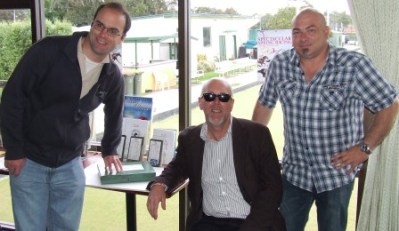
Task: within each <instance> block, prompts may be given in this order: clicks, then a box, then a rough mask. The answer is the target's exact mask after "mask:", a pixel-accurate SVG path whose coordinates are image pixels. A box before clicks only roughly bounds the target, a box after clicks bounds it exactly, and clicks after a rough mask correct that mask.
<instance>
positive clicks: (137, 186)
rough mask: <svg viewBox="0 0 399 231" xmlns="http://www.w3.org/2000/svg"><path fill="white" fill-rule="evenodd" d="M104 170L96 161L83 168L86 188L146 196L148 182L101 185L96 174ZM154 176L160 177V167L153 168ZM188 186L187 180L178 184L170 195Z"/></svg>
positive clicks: (100, 162) (101, 163)
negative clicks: (100, 169) (99, 169)
mask: <svg viewBox="0 0 399 231" xmlns="http://www.w3.org/2000/svg"><path fill="white" fill-rule="evenodd" d="M97 165H99V166H98V167H99V168H104V162H102V161H98V162H97V163H94V164H91V165H90V166H88V167H86V168H85V174H86V186H88V187H92V188H100V189H107V190H113V191H120V192H126V193H134V194H141V195H148V193H149V191H148V190H147V189H146V187H147V185H148V183H149V181H145V182H132V183H120V184H119V183H118V184H105V185H103V184H101V181H100V176H99V174H98V168H97ZM154 170H155V172H156V175H157V176H158V175H160V174H161V172H162V170H163V168H161V167H154ZM187 185H188V180H186V181H185V182H183V183H182V184H180V185H179V186H178V187H177V188H175V189H174V190H173V192H172V195H173V194H175V193H177V192H179V191H180V190H182V189H183V188H185V187H186V186H187ZM172 195H170V196H172Z"/></svg>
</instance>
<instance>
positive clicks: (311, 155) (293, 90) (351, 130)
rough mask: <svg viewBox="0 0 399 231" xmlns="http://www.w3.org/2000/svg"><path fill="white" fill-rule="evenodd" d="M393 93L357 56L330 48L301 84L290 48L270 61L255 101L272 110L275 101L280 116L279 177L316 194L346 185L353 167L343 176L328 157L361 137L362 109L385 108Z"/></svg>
mask: <svg viewBox="0 0 399 231" xmlns="http://www.w3.org/2000/svg"><path fill="white" fill-rule="evenodd" d="M397 95H398V92H397V91H396V90H395V88H394V87H393V86H392V85H391V84H389V83H388V82H387V81H386V80H385V79H384V78H383V77H382V76H381V74H380V73H379V72H378V71H377V70H376V68H375V67H374V65H373V64H372V63H371V61H370V60H369V59H368V58H367V57H366V56H364V55H363V54H360V53H357V52H353V51H348V50H346V49H342V48H336V47H332V46H330V48H329V55H328V59H327V61H326V64H325V66H324V68H323V69H322V70H321V71H319V72H318V73H317V74H316V76H315V77H314V78H313V80H312V81H310V82H306V81H305V77H304V74H303V71H302V69H301V68H300V65H299V57H298V56H297V55H296V53H295V51H294V49H291V50H289V51H286V52H283V53H281V54H279V55H277V56H275V58H274V59H273V60H272V62H271V63H270V67H269V71H268V76H267V78H266V79H265V82H264V84H263V86H262V88H261V91H260V95H259V101H260V102H261V103H262V104H263V105H264V106H265V107H268V108H273V107H274V106H275V105H276V102H277V100H278V99H279V100H280V102H281V105H282V109H283V114H284V137H285V145H284V155H283V175H284V176H285V177H286V178H287V180H288V181H289V182H291V183H292V184H294V185H296V186H298V187H300V188H302V189H305V190H308V191H313V190H314V189H316V191H317V192H318V193H320V192H324V191H329V190H332V189H335V188H338V187H341V186H343V185H345V184H348V183H350V182H352V181H353V180H354V178H355V175H356V173H357V172H358V171H359V169H355V170H354V171H353V172H352V173H350V174H346V171H348V170H349V166H347V167H346V168H345V169H342V170H337V169H335V168H334V167H333V166H332V165H331V157H332V156H333V155H334V154H335V153H337V152H341V151H344V150H346V149H348V148H350V147H352V146H354V145H356V144H358V143H359V142H360V141H361V140H362V139H363V137H364V131H363V110H364V107H367V108H368V109H369V110H371V111H373V112H378V111H380V110H382V109H384V108H386V107H388V106H390V105H391V104H392V103H393V101H394V99H395V98H396V97H397Z"/></svg>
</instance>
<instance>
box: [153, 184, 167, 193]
mask: <svg viewBox="0 0 399 231" xmlns="http://www.w3.org/2000/svg"><path fill="white" fill-rule="evenodd" d="M157 185H158V186H162V187H163V188H164V190H165V192H166V191H167V190H168V186H167V185H166V184H164V183H161V182H156V183H153V184H151V186H150V189H152V187H154V186H157Z"/></svg>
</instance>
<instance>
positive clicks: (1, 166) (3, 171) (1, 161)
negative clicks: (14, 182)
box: [0, 156, 8, 175]
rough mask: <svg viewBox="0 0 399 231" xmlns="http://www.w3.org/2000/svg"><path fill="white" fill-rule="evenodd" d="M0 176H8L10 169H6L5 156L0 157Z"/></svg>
mask: <svg viewBox="0 0 399 231" xmlns="http://www.w3.org/2000/svg"><path fill="white" fill-rule="evenodd" d="M0 174H2V175H8V169H7V168H6V167H4V156H1V157H0Z"/></svg>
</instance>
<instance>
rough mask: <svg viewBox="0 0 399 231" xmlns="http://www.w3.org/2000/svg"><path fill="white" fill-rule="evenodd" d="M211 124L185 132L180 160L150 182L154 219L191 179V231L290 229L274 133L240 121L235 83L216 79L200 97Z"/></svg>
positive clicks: (180, 150)
mask: <svg viewBox="0 0 399 231" xmlns="http://www.w3.org/2000/svg"><path fill="white" fill-rule="evenodd" d="M198 103H199V107H200V109H201V110H202V111H203V112H204V115H205V121H206V122H205V123H203V124H201V125H198V126H192V127H189V128H186V129H184V130H183V131H182V132H181V133H180V135H179V138H178V148H177V154H176V156H175V158H174V159H173V160H172V161H171V162H170V163H169V165H168V166H167V167H166V168H165V170H164V171H163V172H162V174H161V175H160V176H158V177H156V179H155V180H154V181H153V182H150V183H149V184H148V189H149V190H150V194H149V196H148V200H147V209H148V211H149V213H150V214H151V216H152V217H153V218H154V219H157V217H158V206H159V203H161V206H162V208H163V209H166V194H167V193H170V191H171V190H173V188H175V186H176V185H178V183H179V182H181V181H182V180H185V179H187V178H188V179H189V181H190V183H189V185H188V196H189V201H190V210H189V215H188V218H187V222H186V223H187V224H186V225H187V229H186V230H190V231H201V230H203V231H217V230H223V231H230V230H231V231H233V230H248V231H257V230H259V231H261V230H262V231H267V230H285V224H284V221H283V219H282V217H281V215H280V213H279V209H278V207H279V204H280V201H281V197H282V181H281V174H280V166H279V162H278V159H277V154H276V150H275V147H274V144H273V140H272V137H271V134H270V132H269V130H268V129H267V128H266V127H264V126H262V125H259V124H256V123H254V122H251V121H249V120H244V119H238V118H234V117H233V116H232V115H231V111H232V109H233V105H234V99H233V97H232V89H231V86H230V84H229V83H228V82H227V81H226V80H224V79H220V78H215V79H211V80H209V81H208V82H206V83H205V84H204V86H203V88H202V95H201V96H200V97H199V98H198Z"/></svg>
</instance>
